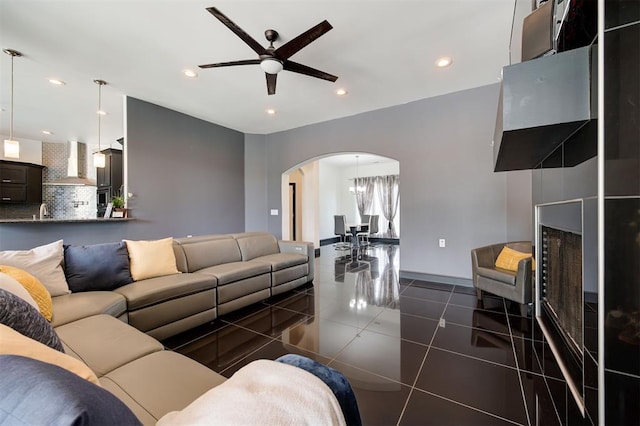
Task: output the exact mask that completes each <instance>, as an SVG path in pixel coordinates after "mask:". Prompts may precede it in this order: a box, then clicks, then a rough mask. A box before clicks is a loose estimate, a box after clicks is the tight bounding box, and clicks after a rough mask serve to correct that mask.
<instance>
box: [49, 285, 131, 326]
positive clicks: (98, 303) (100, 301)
mask: <svg viewBox="0 0 640 426" xmlns="http://www.w3.org/2000/svg"><path fill="white" fill-rule="evenodd" d="M52 301H53V319H52V320H51V325H53V326H54V327H59V326H61V325H64V324H67V323H70V322H72V321H76V320H79V319H82V318H87V317H90V316H93V315H98V314H107V315H111V316H112V317H116V318H118V317H120V316H122V315H123V314H125V313H126V312H127V300H126V299H125V298H124V296H123V295H121V294H119V293H116V292H113V291H84V292H81V293H71V294H65V295H63V296H57V297H54V298H52Z"/></svg>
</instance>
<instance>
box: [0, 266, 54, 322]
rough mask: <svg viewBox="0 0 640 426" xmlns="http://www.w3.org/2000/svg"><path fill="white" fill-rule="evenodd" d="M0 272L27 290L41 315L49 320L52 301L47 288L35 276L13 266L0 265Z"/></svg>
mask: <svg viewBox="0 0 640 426" xmlns="http://www.w3.org/2000/svg"><path fill="white" fill-rule="evenodd" d="M0 272H3V273H5V274H7V275H9V276H10V277H12V278H13V279H15V280H16V281H18V282H19V283H20V284H22V286H23V287H24V288H25V289H26V290H27V291H28V292H29V294H30V295H31V297H32V298H33V300H35V301H36V303H37V304H38V309H39V310H40V313H41V314H42V316H43V317H45V318H46V319H47V321H49V322H51V318H53V303H52V302H51V295H50V294H49V292H48V291H47V288H46V287H45V286H44V285H43V284H42V283H41V282H40V280H38V279H37V278H36V277H34V276H33V275H31V274H30V273H28V272H27V271H23V270H22V269H20V268H15V267H13V266H7V265H0Z"/></svg>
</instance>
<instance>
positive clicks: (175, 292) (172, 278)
mask: <svg viewBox="0 0 640 426" xmlns="http://www.w3.org/2000/svg"><path fill="white" fill-rule="evenodd" d="M216 285H217V280H216V277H213V276H211V275H204V274H190V273H184V274H179V275H169V276H164V277H156V278H149V279H146V280H142V281H136V282H135V283H131V284H129V285H125V286H123V287H120V288H117V289H116V290H114V291H115V292H117V293H119V294H121V295H123V296H124V297H125V299H127V309H128V310H129V311H134V310H136V309H140V308H144V307H146V306H151V305H155V304H158V303H161V302H164V301H167V300H171V299H177V298H179V297H184V296H187V295H190V294H194V293H199V292H201V291H204V290H208V289H212V288H215V287H216Z"/></svg>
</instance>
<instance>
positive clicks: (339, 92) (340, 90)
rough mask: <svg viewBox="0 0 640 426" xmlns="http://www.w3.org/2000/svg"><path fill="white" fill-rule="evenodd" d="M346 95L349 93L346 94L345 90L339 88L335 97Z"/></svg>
mask: <svg viewBox="0 0 640 426" xmlns="http://www.w3.org/2000/svg"><path fill="white" fill-rule="evenodd" d="M347 93H349V92H347V89H343V88H340V89H338V90H336V95H338V96H344V95H346V94H347Z"/></svg>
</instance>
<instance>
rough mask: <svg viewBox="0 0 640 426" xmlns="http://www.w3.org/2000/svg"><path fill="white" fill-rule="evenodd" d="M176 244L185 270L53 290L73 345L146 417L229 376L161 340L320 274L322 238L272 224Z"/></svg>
mask: <svg viewBox="0 0 640 426" xmlns="http://www.w3.org/2000/svg"><path fill="white" fill-rule="evenodd" d="M173 250H174V253H175V257H176V266H177V267H178V269H179V271H180V272H181V273H178V274H172V275H166V276H160V277H155V278H149V279H142V280H139V281H135V282H132V283H130V284H126V285H124V286H121V287H118V288H116V289H114V290H113V291H83V292H77V293H70V294H65V295H60V296H55V297H52V303H53V318H52V321H51V325H52V326H53V328H54V329H55V332H56V333H57V335H58V336H59V339H60V340H61V341H62V344H63V347H64V350H65V353H66V354H68V355H71V356H72V357H74V358H77V359H79V360H81V361H82V362H83V363H84V364H86V365H87V366H88V367H89V368H90V369H91V370H92V371H93V372H94V373H95V375H96V376H97V378H98V380H99V383H100V385H101V386H102V387H103V388H104V389H106V390H108V391H109V392H110V393H111V394H113V395H115V396H116V397H117V398H118V399H119V400H120V401H122V402H123V403H124V404H125V405H126V406H127V407H128V408H129V409H130V410H131V411H132V412H133V413H134V414H135V416H136V417H137V418H138V419H139V420H140V421H141V422H142V423H143V424H155V423H156V422H157V421H158V420H159V419H161V418H162V417H163V416H164V415H165V414H167V413H169V412H171V411H179V410H182V409H184V408H185V407H187V406H188V405H189V404H190V403H191V402H192V401H194V400H195V399H196V398H198V397H200V396H201V395H203V394H204V393H205V392H207V391H208V390H210V389H212V388H214V387H216V386H218V385H220V384H222V383H223V382H225V380H226V379H225V378H224V377H223V376H221V375H219V374H217V373H215V372H214V371H212V370H210V369H209V368H207V367H204V366H203V365H201V364H199V363H197V362H195V361H193V360H191V359H189V358H187V357H185V356H183V355H180V354H177V353H175V352H172V351H170V350H165V348H164V346H163V345H162V343H160V341H159V340H161V339H166V338H168V337H170V336H173V335H175V334H178V333H180V332H182V331H185V330H188V329H191V328H193V327H195V326H198V325H201V324H204V323H207V322H210V321H213V320H214V319H215V318H216V317H217V315H222V314H226V313H229V312H232V311H234V310H236V309H239V308H242V307H244V306H247V305H249V304H252V303H255V302H259V301H261V300H264V299H267V298H268V297H270V296H271V295H275V294H279V293H282V292H284V291H287V290H290V289H293V288H295V287H298V286H300V285H303V284H305V283H308V282H311V281H312V280H313V278H314V267H313V265H314V248H313V244H310V243H299V242H287V241H277V240H276V238H275V237H274V236H273V235H271V234H268V233H263V232H254V233H242V234H230V235H204V236H197V237H192V238H178V239H174V241H173ZM0 414H1V413H0ZM0 417H2V416H0Z"/></svg>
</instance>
